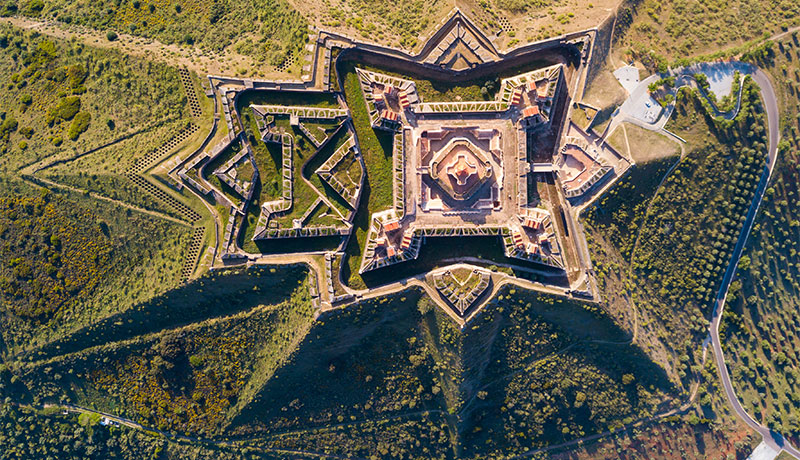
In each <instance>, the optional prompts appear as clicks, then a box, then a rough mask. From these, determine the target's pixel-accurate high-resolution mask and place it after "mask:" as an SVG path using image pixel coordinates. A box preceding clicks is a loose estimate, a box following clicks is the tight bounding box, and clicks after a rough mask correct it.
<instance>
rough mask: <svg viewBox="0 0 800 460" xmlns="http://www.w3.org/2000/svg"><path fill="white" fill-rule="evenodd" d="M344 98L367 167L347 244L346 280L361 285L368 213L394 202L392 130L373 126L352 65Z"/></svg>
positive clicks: (382, 208)
mask: <svg viewBox="0 0 800 460" xmlns="http://www.w3.org/2000/svg"><path fill="white" fill-rule="evenodd" d="M344 85H345V98H346V100H347V104H348V106H349V107H350V112H351V114H352V117H353V126H354V127H355V130H356V135H357V136H358V143H359V145H360V147H361V155H362V156H363V158H364V164H365V165H366V168H367V171H366V173H367V177H366V178H365V181H364V188H363V190H362V195H361V202H360V204H359V208H358V210H357V211H356V215H355V222H354V230H355V235H353V236H355V238H353V236H351V237H350V241H349V244H348V245H347V250H346V252H347V256H348V261H347V263H348V266H349V276H348V277H349V284H350V285H351V286H352V287H364V286H365V284H364V282H363V280H361V279H360V276H358V268H359V266H360V264H361V251H362V249H363V247H364V244H365V243H366V239H367V230H368V229H369V220H370V214H372V213H374V212H378V211H383V210H385V209H389V208H390V207H391V206H392V203H393V196H392V193H393V188H392V187H393V185H392V182H393V172H392V171H393V165H392V144H393V142H394V138H393V136H392V134H391V133H388V132H382V131H378V130H374V129H372V124H371V123H370V120H369V114H368V113H367V104H366V101H364V97H363V95H362V94H361V85H360V83H359V81H358V76H357V75H356V73H355V70H354V67H353V66H352V65H349V66H347V74H346V75H345V84H344Z"/></svg>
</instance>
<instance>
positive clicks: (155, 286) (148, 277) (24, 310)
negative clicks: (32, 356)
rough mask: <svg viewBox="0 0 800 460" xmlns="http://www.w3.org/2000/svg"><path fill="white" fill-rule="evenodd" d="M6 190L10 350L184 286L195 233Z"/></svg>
mask: <svg viewBox="0 0 800 460" xmlns="http://www.w3.org/2000/svg"><path fill="white" fill-rule="evenodd" d="M3 186H4V188H5V190H4V192H5V193H4V194H2V196H0V241H2V246H0V259H2V260H3V264H2V265H0V298H2V306H0V313H1V314H2V316H1V317H0V321H2V324H3V326H2V332H1V333H2V335H3V339H4V341H5V344H6V347H8V348H9V349H14V350H15V351H22V350H23V349H29V348H31V347H35V346H37V345H40V344H41V343H42V342H45V341H49V340H52V339H55V338H58V337H60V336H61V335H62V334H64V333H65V332H66V331H69V330H71V329H75V328H81V327H85V326H86V325H88V324H91V323H93V322H95V321H98V320H100V319H102V318H103V317H105V316H108V315H110V314H113V313H115V312H121V311H124V310H126V309H127V308H129V307H131V306H132V305H134V304H136V303H137V302H141V301H144V300H146V299H147V298H149V297H151V296H153V295H156V294H158V293H161V292H164V291H165V290H166V289H168V288H170V287H172V286H174V285H176V284H177V283H178V282H179V272H180V267H181V263H182V260H183V259H182V254H183V251H184V250H185V248H186V245H187V244H188V242H189V239H190V237H191V229H190V228H188V227H186V226H183V225H177V224H174V223H171V222H168V221H164V220H161V219H156V218H153V217H150V216H148V215H145V214H140V213H133V212H130V211H126V210H125V209H123V208H119V207H117V206H113V205H110V204H107V203H104V202H98V201H95V200H89V199H86V198H84V197H80V196H75V195H70V194H66V195H65V194H59V193H53V192H47V191H36V190H34V189H33V188H32V187H30V186H27V185H26V184H24V183H19V182H16V181H13V182H3ZM6 187H7V188H6Z"/></svg>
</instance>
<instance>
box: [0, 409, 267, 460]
mask: <svg viewBox="0 0 800 460" xmlns="http://www.w3.org/2000/svg"><path fill="white" fill-rule="evenodd" d="M101 420H102V417H101V416H100V415H97V414H88V413H87V414H77V413H68V414H64V413H62V412H61V411H60V410H59V409H58V408H57V407H53V408H48V409H44V410H38V411H37V410H32V409H30V408H27V407H17V406H13V405H11V404H3V405H0V444H1V445H2V446H3V458H4V459H8V460H30V459H39V458H41V459H47V458H58V459H64V460H77V459H85V458H118V459H123V460H142V459H156V458H167V459H172V458H175V459H177V458H193V459H196V460H213V459H217V458H219V455H220V452H219V449H217V448H214V449H210V448H208V447H205V446H202V445H200V444H199V443H196V444H193V443H188V442H180V443H179V442H174V441H171V440H169V439H166V438H165V437H163V436H159V435H156V434H155V433H153V432H141V431H138V430H135V429H132V428H127V427H124V426H114V425H103V424H102V423H100V422H101ZM224 455H225V458H226V459H231V460H242V459H243V458H245V456H244V455H242V454H240V453H238V452H235V451H231V450H228V451H226V452H225V454H224ZM262 458H273V457H268V456H264V457H262Z"/></svg>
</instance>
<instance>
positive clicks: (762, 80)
mask: <svg viewBox="0 0 800 460" xmlns="http://www.w3.org/2000/svg"><path fill="white" fill-rule="evenodd" d="M751 77H752V78H753V81H755V82H756V84H758V86H759V87H760V88H761V97H762V99H763V100H764V109H765V111H766V112H767V125H768V128H769V150H768V152H767V165H766V167H765V168H764V172H763V174H762V175H761V180H760V181H759V183H758V188H757V189H756V194H755V197H754V198H753V202H752V203H751V205H750V209H749V210H748V212H747V218H746V220H745V222H744V226H743V227H742V231H741V234H740V235H739V240H738V241H737V242H736V246H735V247H734V249H733V256H732V257H731V261H730V263H729V264H728V268H727V269H726V270H725V275H724V276H723V278H722V285H721V286H720V288H719V291H718V292H717V296H716V298H715V301H714V312H713V314H712V316H711V325H710V327H709V329H710V330H709V335H710V339H711V345H712V349H713V351H714V359H715V360H716V362H717V368H718V369H719V374H720V380H721V381H722V387H723V389H724V390H725V397H726V398H728V401H729V402H730V405H731V407H732V408H733V410H734V412H735V413H736V415H737V416H738V417H739V418H741V419H742V420H743V421H744V422H745V423H746V424H747V425H748V426H749V427H750V428H752V429H753V430H755V431H757V432H758V433H759V434H761V436H762V437H763V438H764V442H765V443H766V444H768V445H769V446H770V447H773V448H775V449H776V450H783V451H785V452H786V453H788V454H789V455H791V456H793V457H794V458H797V459H800V451H798V450H797V448H795V447H794V446H793V445H791V444H790V443H789V442H788V441H786V440H785V439H784V437H783V436H782V435H781V434H780V433H776V432H774V431H772V430H770V429H769V428H768V427H766V426H764V425H762V424H760V423H758V422H757V421H756V420H755V419H754V418H753V417H751V416H750V414H748V413H747V411H746V410H745V409H744V407H742V404H741V403H740V402H739V399H738V398H737V397H736V392H735V391H734V388H733V384H732V383H731V378H730V375H729V373H728V367H727V365H726V364H725V355H724V354H723V351H722V344H721V343H720V338H719V325H720V322H721V321H722V314H723V312H724V310H725V298H726V297H727V295H728V289H730V286H731V282H732V281H733V275H734V273H736V267H737V266H738V264H739V259H740V258H741V256H742V252H743V251H744V246H745V244H746V242H747V238H748V236H749V235H750V231H751V230H752V228H753V222H754V221H755V217H756V214H757V213H758V208H759V207H760V206H761V202H762V201H763V199H764V193H765V191H766V189H767V186H768V185H769V180H770V178H771V177H772V172H773V170H774V169H775V163H776V161H777V159H778V141H779V138H780V126H779V113H778V101H777V98H776V97H775V90H774V89H773V87H772V83H771V82H770V80H769V77H768V76H767V74H765V73H764V72H763V71H761V70H760V69H756V70H755V71H754V72H753V73H752V74H751Z"/></svg>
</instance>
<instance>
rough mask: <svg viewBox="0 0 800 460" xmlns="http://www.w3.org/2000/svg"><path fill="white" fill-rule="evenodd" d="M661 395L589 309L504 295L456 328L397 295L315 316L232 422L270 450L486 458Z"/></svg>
mask: <svg viewBox="0 0 800 460" xmlns="http://www.w3.org/2000/svg"><path fill="white" fill-rule="evenodd" d="M669 392H671V389H670V385H669V384H668V383H667V380H666V378H665V376H664V374H663V372H661V371H660V370H658V369H657V368H656V367H655V366H654V365H653V364H652V363H649V361H648V360H647V359H646V358H645V357H644V355H643V354H642V353H641V352H640V351H637V350H636V349H635V348H633V347H630V346H629V345H628V344H627V337H626V336H625V334H624V333H623V332H622V331H620V330H619V329H617V328H616V327H615V326H614V325H613V323H612V322H611V321H610V320H609V318H608V317H606V316H605V315H604V314H602V313H600V312H599V310H596V309H592V308H590V307H587V306H583V305H581V304H578V303H574V302H571V301H567V300H563V299H557V298H552V297H547V296H540V295H536V294H533V293H527V292H518V291H514V290H508V289H506V290H505V291H503V292H501V295H500V296H499V297H498V298H497V299H496V300H494V301H493V302H492V303H491V304H490V305H489V306H488V307H487V309H486V310H485V311H484V312H483V313H482V315H481V316H480V317H479V318H477V319H476V320H475V321H474V322H473V323H471V324H470V325H468V326H467V327H466V329H465V330H463V331H460V330H459V329H458V327H457V326H456V324H455V323H454V322H453V321H452V320H451V319H450V318H449V317H448V316H447V315H446V314H445V313H444V312H442V311H441V310H440V309H439V308H438V307H436V306H434V305H433V304H432V302H431V301H430V299H429V298H427V297H421V296H420V293H418V292H415V291H406V292H403V293H400V294H397V295H394V296H392V297H389V298H383V299H379V300H373V301H369V302H364V303H362V304H359V305H356V306H353V307H348V308H347V309H344V310H341V311H338V312H334V313H331V314H329V315H326V316H323V317H321V318H320V320H319V321H318V322H317V323H316V324H315V325H314V327H313V328H312V329H311V331H310V332H309V333H308V335H307V336H306V338H305V340H304V341H303V342H302V343H301V344H300V345H299V347H298V350H297V352H296V354H294V355H293V356H292V358H291V361H290V362H289V363H287V365H286V366H285V367H283V368H282V369H280V370H279V371H278V372H277V373H276V374H275V376H274V377H273V379H272V381H270V382H268V383H267V384H266V385H265V387H264V389H263V391H262V393H260V394H259V395H258V396H256V397H255V398H254V400H253V402H252V403H251V404H250V405H249V406H247V407H246V408H245V410H244V411H243V412H242V414H241V415H240V416H239V417H238V418H237V419H236V420H234V423H233V425H232V427H231V428H232V429H233V430H234V433H237V434H240V435H246V436H253V435H254V434H256V433H257V434H258V437H259V438H262V440H259V441H257V442H254V443H253V444H257V445H260V446H263V447H270V448H284V449H298V450H311V451H314V452H319V453H328V454H337V455H346V456H353V455H355V456H369V455H370V452H376V451H377V452H381V453H382V455H383V456H387V457H408V456H412V457H415V456H423V457H425V458H486V457H487V456H491V457H494V456H497V455H501V456H505V455H512V454H515V453H523V452H525V451H527V450H529V449H533V448H536V447H540V446H543V445H547V444H550V443H558V442H561V441H562V440H569V439H572V438H574V437H580V436H584V435H587V434H591V433H594V432H599V431H604V430H606V429H608V428H613V427H615V426H619V425H620V424H622V423H625V422H627V421H632V420H636V419H639V418H641V417H645V416H646V415H648V414H651V413H652V412H653V411H654V410H655V408H656V407H657V406H658V405H659V404H660V403H663V402H664V400H665V398H667V399H669V395H668V393H669ZM272 433H276V434H275V435H272ZM379 433H384V434H385V436H379ZM417 441H420V442H417Z"/></svg>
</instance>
